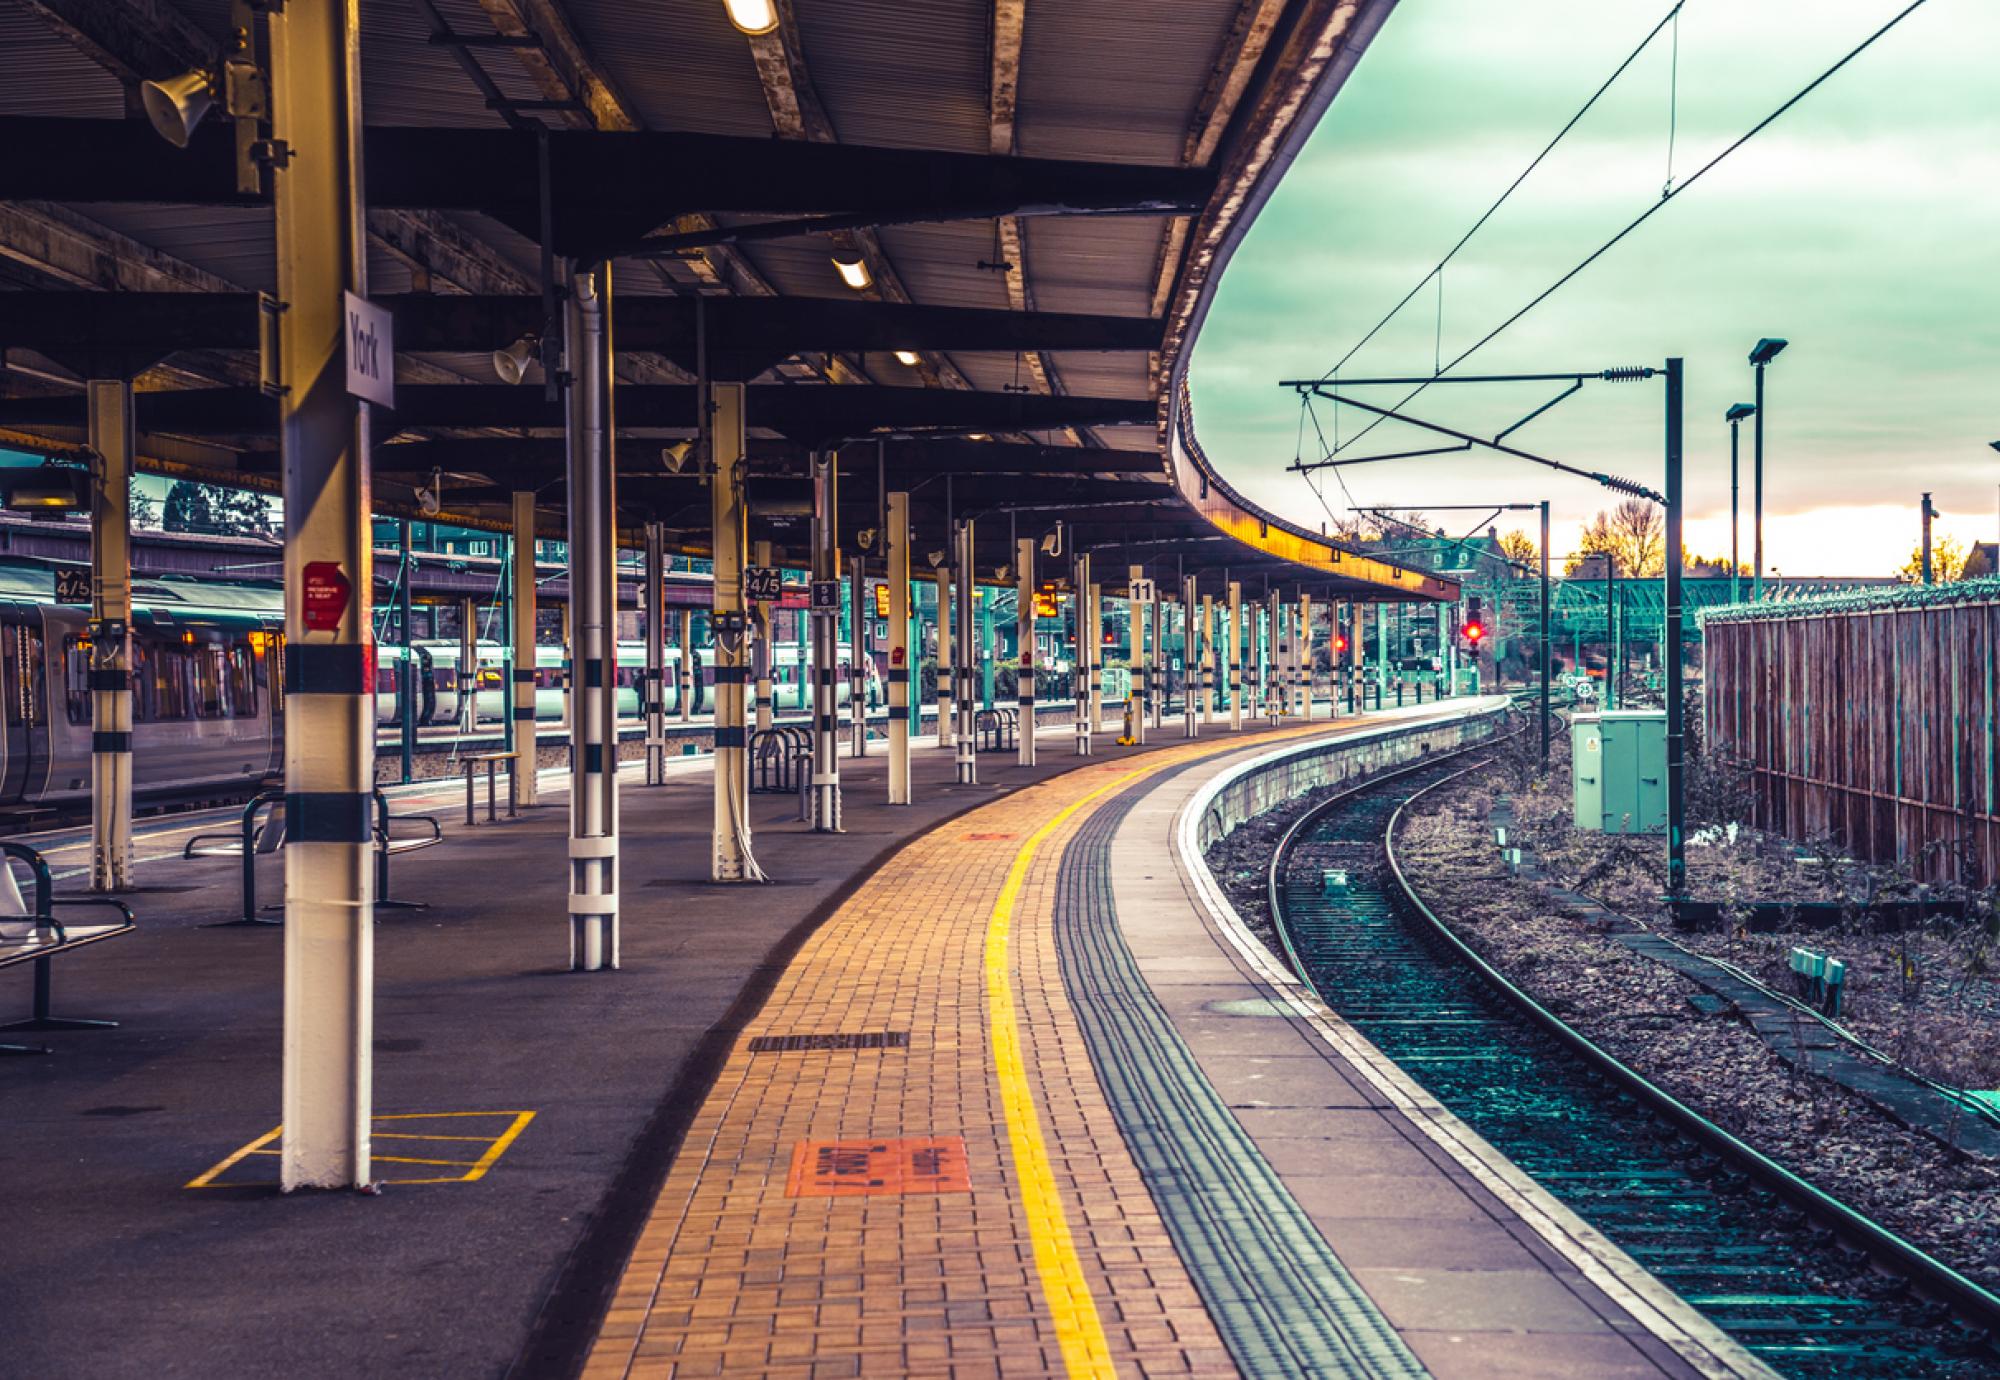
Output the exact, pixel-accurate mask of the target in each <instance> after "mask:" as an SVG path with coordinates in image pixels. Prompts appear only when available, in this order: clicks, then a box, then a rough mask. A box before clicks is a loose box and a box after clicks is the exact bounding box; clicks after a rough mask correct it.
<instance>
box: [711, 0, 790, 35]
mask: <svg viewBox="0 0 2000 1380" xmlns="http://www.w3.org/2000/svg"><path fill="white" fill-rule="evenodd" d="M722 8H723V9H724V10H726V11H728V13H729V22H730V23H731V24H734V25H735V26H736V27H737V29H738V30H739V31H740V32H742V33H746V34H748V35H750V37H752V38H756V37H757V36H759V35H760V34H767V33H769V32H771V30H773V29H775V28H777V27H778V6H777V3H776V0H722Z"/></svg>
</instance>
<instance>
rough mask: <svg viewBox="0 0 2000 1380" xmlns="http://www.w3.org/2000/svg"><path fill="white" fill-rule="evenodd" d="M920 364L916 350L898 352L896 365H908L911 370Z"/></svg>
mask: <svg viewBox="0 0 2000 1380" xmlns="http://www.w3.org/2000/svg"><path fill="white" fill-rule="evenodd" d="M919 362H920V361H919V360H918V358H917V352H916V351H915V350H898V351H896V363H898V364H906V365H908V366H909V367H910V368H912V369H914V368H916V367H917V365H918V363H919Z"/></svg>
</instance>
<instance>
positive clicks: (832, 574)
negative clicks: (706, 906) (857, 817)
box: [812, 450, 860, 834]
mask: <svg viewBox="0 0 2000 1380" xmlns="http://www.w3.org/2000/svg"><path fill="white" fill-rule="evenodd" d="M812 476H813V526H812V546H813V582H814V583H815V584H821V585H825V584H831V585H833V586H834V587H835V588H836V590H837V589H838V588H839V584H840V547H839V541H840V536H839V516H840V502H839V487H838V485H839V482H840V480H839V472H838V470H837V469H836V468H835V458H834V456H833V455H831V454H830V453H828V452H826V451H823V450H815V451H814V452H813V457H812ZM859 612H860V611H859V610H858V609H857V610H856V613H857V615H858V614H859ZM856 631H859V628H858V627H857V628H856ZM812 642H813V658H812V660H813V667H812V676H813V681H812V683H813V758H812V802H813V810H812V826H813V832H814V833H817V834H829V833H839V832H840V716H839V713H838V711H837V708H836V706H835V704H834V700H833V687H834V676H835V674H836V673H837V671H838V669H839V665H840V650H839V649H840V608H839V600H838V599H836V600H835V602H834V607H833V608H832V609H829V610H827V611H825V612H821V611H820V610H818V609H815V610H813V613H812Z"/></svg>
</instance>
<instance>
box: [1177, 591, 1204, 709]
mask: <svg viewBox="0 0 2000 1380" xmlns="http://www.w3.org/2000/svg"><path fill="white" fill-rule="evenodd" d="M1194 583H1195V577H1194V576H1192V575H1184V576H1182V577H1181V734H1182V736H1183V737H1187V738H1198V737H1200V736H1201V704H1202V701H1203V700H1205V699H1206V698H1207V697H1208V691H1207V686H1206V683H1205V681H1206V678H1205V677H1202V676H1201V675H1200V674H1199V672H1198V671H1197V670H1196V667H1197V666H1198V665H1199V661H1200V655H1201V653H1200V648H1199V645H1198V644H1199V642H1200V637H1199V635H1198V630H1197V629H1196V627H1195V625H1194V611H1195V610H1196V609H1198V608H1200V607H1201V598H1200V596H1199V595H1198V594H1196V593H1195V587H1194Z"/></svg>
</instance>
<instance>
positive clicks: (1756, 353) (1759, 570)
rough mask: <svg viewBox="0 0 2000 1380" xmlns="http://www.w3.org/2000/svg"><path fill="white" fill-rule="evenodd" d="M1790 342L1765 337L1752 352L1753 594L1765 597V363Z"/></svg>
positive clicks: (1751, 590)
mask: <svg viewBox="0 0 2000 1380" xmlns="http://www.w3.org/2000/svg"><path fill="white" fill-rule="evenodd" d="M1788 343H1789V342H1787V341H1783V340H1779V339H1778V338H1776V337H1775V336H1765V337H1764V338H1763V339H1762V340H1760V341H1758V342H1757V347H1756V348H1755V349H1753V350H1752V351H1750V363H1751V364H1753V365H1755V366H1756V369H1757V401H1756V403H1755V404H1754V405H1753V406H1754V407H1755V410H1756V416H1757V429H1756V441H1755V443H1754V444H1755V446H1756V451H1757V456H1756V459H1755V460H1754V461H1753V462H1752V465H1753V470H1754V478H1753V479H1752V481H1751V488H1752V496H1751V500H1750V503H1751V527H1752V533H1751V538H1750V548H1751V556H1750V561H1751V574H1750V597H1751V598H1752V599H1762V598H1763V597H1764V366H1765V365H1767V364H1769V363H1770V362H1771V361H1772V360H1774V359H1776V358H1777V357H1778V354H1779V352H1780V351H1781V350H1783V349H1784V348H1785V346H1786V345H1787V344H1788Z"/></svg>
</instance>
